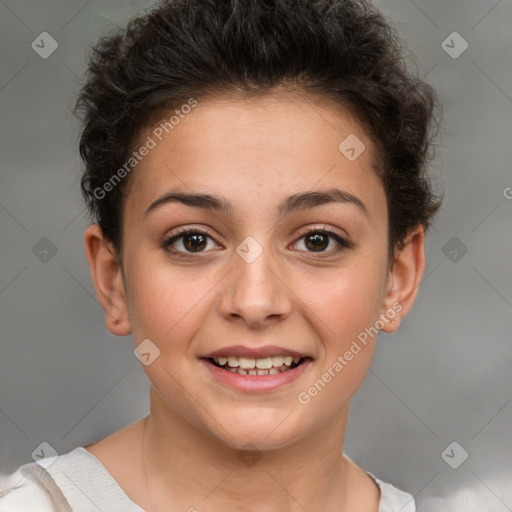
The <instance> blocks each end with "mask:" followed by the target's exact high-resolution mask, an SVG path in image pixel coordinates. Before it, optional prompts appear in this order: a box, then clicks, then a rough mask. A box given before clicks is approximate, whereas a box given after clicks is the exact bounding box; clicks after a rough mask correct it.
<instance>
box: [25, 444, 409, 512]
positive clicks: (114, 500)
mask: <svg viewBox="0 0 512 512" xmlns="http://www.w3.org/2000/svg"><path fill="white" fill-rule="evenodd" d="M77 456H78V457H79V458H81V461H80V465H79V466H78V467H79V468H80V470H81V472H80V473H77V472H76V467H77V465H76V459H75V457H77ZM34 464H36V463H34ZM30 465H32V464H30ZM73 468H75V471H74V473H73V478H72V479H71V483H72V485H69V481H70V477H69V476H68V474H69V472H71V470H72V469H73ZM46 471H48V473H50V475H51V476H52V477H53V479H54V480H56V483H57V484H58V485H59V486H60V487H61V489H62V492H63V494H64V496H65V497H66V499H67V500H68V502H69V504H70V505H71V507H72V509H73V510H74V509H75V508H76V509H77V510H78V506H77V505H79V504H80V500H82V501H83V495H84V494H85V495H87V494H88V493H87V491H88V490H89V491H90V492H91V493H92V495H94V496H101V498H102V500H107V503H105V502H104V501H102V508H103V509H106V510H107V509H108V510H111V511H112V512H113V511H114V510H117V509H119V510H123V512H146V511H145V510H144V509H143V508H141V507H140V506H139V505H137V504H136V503H135V502H133V501H132V500H131V499H130V498H129V497H128V495H127V494H126V493H125V491H124V490H123V489H122V487H121V486H120V485H119V483H118V482H117V480H116V479H115V478H114V477H113V475H112V474H111V473H110V472H109V471H108V470H107V468H106V467H105V466H104V465H103V463H102V462H101V461H100V460H99V459H98V458H97V457H96V456H95V455H93V454H92V453H91V452H89V451H88V450H87V449H86V448H85V447H83V446H79V447H76V448H74V449H73V450H71V451H70V452H68V453H66V454H64V455H60V456H59V457H58V458H57V460H56V461H55V463H53V464H51V465H50V466H49V467H48V468H46ZM366 473H367V474H368V475H369V476H370V478H372V480H373V481H374V482H375V483H376V484H377V486H378V487H379V490H380V502H379V512H384V511H387V510H392V509H391V508H387V505H388V504H391V503H392V502H395V500H397V499H398V500H400V502H401V503H404V505H405V506H404V508H403V509H402V510H403V512H409V511H411V512H413V511H415V504H414V498H413V497H412V496H411V495H410V494H408V493H405V492H403V491H400V490H399V489H397V488H396V487H394V486H393V485H392V484H388V483H386V482H383V481H382V480H380V479H379V478H377V477H376V476H375V475H373V474H372V473H370V472H369V471H366ZM98 477H100V478H98ZM66 484H67V485H66Z"/></svg>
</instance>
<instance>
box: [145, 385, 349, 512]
mask: <svg viewBox="0 0 512 512" xmlns="http://www.w3.org/2000/svg"><path fill="white" fill-rule="evenodd" d="M347 415H348V406H347V408H346V410H343V412H342V415H341V417H340V416H337V417H335V418H332V419H331V420H330V421H329V422H328V423H327V424H325V425H324V426H323V427H322V428H321V429H320V430H317V431H315V432H314V435H311V436H306V437H303V438H301V439H300V440H299V441H297V442H294V443H292V444H290V445H287V446H285V447H282V448H279V449H273V450H266V451H264V452H259V451H258V450H257V449H255V450H254V451H246V450H239V449H236V448H233V447H230V446H227V445H226V444H225V443H223V442H221V441H220V440H219V439H217V438H215V437H213V436H211V435H209V434H207V433H205V432H204V431H202V430H200V429H198V428H196V427H194V426H193V425H191V424H190V423H187V422H186V421H185V420H184V419H183V418H181V417H180V416H178V415H175V414H173V412H172V410H170V409H169V408H168V407H167V405H165V403H164V402H163V400H162V398H161V397H160V396H159V395H158V393H157V392H155V390H154V389H153V388H151V414H150V415H149V416H148V417H146V418H145V422H144V428H143V456H144V465H145V473H146V478H147V482H148V484H147V485H148V493H149V495H150V499H151V501H152V502H153V504H154V510H155V512H159V511H160V510H184V511H190V512H194V511H195V510H197V511H199V512H203V511H208V512H210V511H211V512H217V511H219V512H220V511H224V510H240V511H244V510H251V512H258V511H267V510H269V508H271V509H272V510H280V511H283V512H292V511H293V512H295V511H303V510H323V511H326V512H327V511H331V510H333V511H334V510H336V511H337V512H339V511H343V510H346V503H347V492H346V490H347V487H348V485H347V482H348V473H349V466H348V463H347V460H346V459H345V458H344V457H343V455H342V449H343V441H344V434H345V428H346V421H347ZM152 512H153V510H152Z"/></svg>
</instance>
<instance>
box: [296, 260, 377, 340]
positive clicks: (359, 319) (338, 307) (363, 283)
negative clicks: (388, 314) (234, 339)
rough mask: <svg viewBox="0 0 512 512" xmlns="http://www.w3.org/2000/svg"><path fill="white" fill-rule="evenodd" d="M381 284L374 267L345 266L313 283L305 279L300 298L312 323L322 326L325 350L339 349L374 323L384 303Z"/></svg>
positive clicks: (373, 265) (375, 266) (309, 278)
mask: <svg viewBox="0 0 512 512" xmlns="http://www.w3.org/2000/svg"><path fill="white" fill-rule="evenodd" d="M312 282H313V283H314V286H312V285H311V283H312ZM382 283H383V274H382V273H381V271H380V266H379V265H375V264H371V265H364V266H363V265H360V266H347V267H346V268H344V269H342V270H339V271H337V272H330V273H326V274H325V275H324V276H322V277H319V278H318V279H316V280H311V277H308V282H306V283H304V285H303V290H304V292H303V294H301V297H303V299H304V302H305V304H306V305H307V306H308V307H309V308H310V310H312V311H313V312H314V313H315V314H316V316H317V317H318V318H317V320H316V322H315V323H317V324H323V329H322V331H323V332H324V333H325V334H326V336H325V338H324V339H325V340H326V345H327V346H326V349H329V348H330V346H334V348H342V347H343V344H344V343H346V342H347V340H348V339H349V338H353V337H355V336H357V335H358V333H359V332H361V331H362V330H364V329H365V328H366V327H368V326H369V325H373V324H374V323H375V321H376V320H377V319H378V318H379V314H380V308H381V304H382V300H383V296H382V289H383V285H382Z"/></svg>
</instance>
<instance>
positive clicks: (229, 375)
mask: <svg viewBox="0 0 512 512" xmlns="http://www.w3.org/2000/svg"><path fill="white" fill-rule="evenodd" d="M281 350H282V349H281ZM267 353H268V352H267ZM280 353H281V354H282V353H283V352H280ZM290 355H291V353H290ZM214 357H217V356H214ZM297 357H299V356H297ZM201 362H202V363H203V364H204V365H205V366H206V367H207V368H208V370H209V371H210V372H211V374H212V375H213V378H214V379H215V380H217V381H218V382H220V383H221V384H223V385H225V386H228V387H230V388H234V389H236V390H238V391H245V392H251V393H262V392H266V391H275V390H276V389H279V388H281V387H283V386H286V385H288V384H291V383H292V382H294V381H296V380H297V379H298V378H299V377H300V376H301V375H302V373H303V372H304V371H305V370H306V368H307V367H308V366H309V365H310V364H311V362H312V360H311V359H310V358H307V359H304V360H303V361H302V363H301V364H299V366H296V367H295V368H293V369H291V370H287V371H286V372H282V373H278V374H277V375H240V374H239V373H234V372H230V371H229V370H224V369H222V368H219V367H218V366H215V365H214V364H213V363H211V362H210V361H209V360H208V359H201Z"/></svg>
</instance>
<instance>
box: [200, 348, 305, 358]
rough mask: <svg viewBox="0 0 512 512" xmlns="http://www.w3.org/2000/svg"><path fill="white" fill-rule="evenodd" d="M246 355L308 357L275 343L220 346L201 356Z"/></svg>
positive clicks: (258, 356) (252, 356) (255, 356)
mask: <svg viewBox="0 0 512 512" xmlns="http://www.w3.org/2000/svg"><path fill="white" fill-rule="evenodd" d="M229 356H236V357H248V358H251V359H262V358H265V357H272V356H291V357H308V354H302V353H301V352H296V351H295V350H290V349H287V348H284V347H279V346H277V345H266V346H264V347H258V348H250V347H244V346H243V345H232V346H230V347H225V348H221V349H219V350H215V351H214V352H210V353H209V354H205V355H204V356H202V357H203V358H205V359H212V358H214V357H229Z"/></svg>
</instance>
